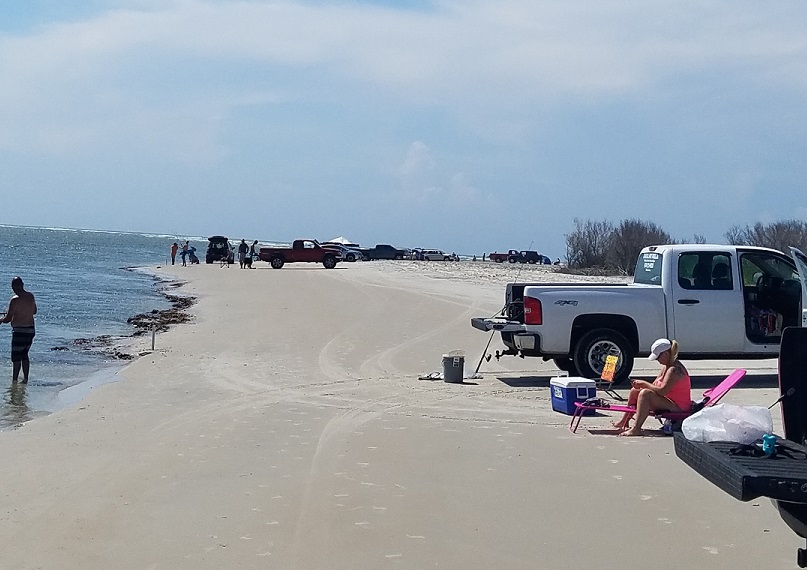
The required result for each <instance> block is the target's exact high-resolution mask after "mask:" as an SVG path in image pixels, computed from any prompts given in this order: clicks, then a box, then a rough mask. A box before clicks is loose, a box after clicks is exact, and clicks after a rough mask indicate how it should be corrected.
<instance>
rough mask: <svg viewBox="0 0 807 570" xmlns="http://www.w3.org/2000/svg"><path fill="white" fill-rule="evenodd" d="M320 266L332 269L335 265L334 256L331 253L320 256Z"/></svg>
mask: <svg viewBox="0 0 807 570" xmlns="http://www.w3.org/2000/svg"><path fill="white" fill-rule="evenodd" d="M322 266H323V267H324V268H325V269H333V268H334V267H336V258H335V257H334V256H333V255H330V254H329V255H326V256H325V257H323V258H322Z"/></svg>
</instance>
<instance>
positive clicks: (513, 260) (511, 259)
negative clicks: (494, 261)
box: [507, 255, 518, 263]
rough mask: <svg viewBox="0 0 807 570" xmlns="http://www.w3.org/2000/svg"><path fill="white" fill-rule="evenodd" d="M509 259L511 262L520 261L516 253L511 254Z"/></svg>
mask: <svg viewBox="0 0 807 570" xmlns="http://www.w3.org/2000/svg"><path fill="white" fill-rule="evenodd" d="M507 261H509V262H510V263H515V262H516V261H518V259H516V257H515V256H514V255H511V256H510V257H508V258H507Z"/></svg>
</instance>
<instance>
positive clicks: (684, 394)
mask: <svg viewBox="0 0 807 570" xmlns="http://www.w3.org/2000/svg"><path fill="white" fill-rule="evenodd" d="M653 385H655V386H660V385H661V379H657V380H656V381H655V382H653ZM691 390H692V381H691V380H690V378H689V373H688V372H687V373H686V374H684V376H683V377H682V378H680V379H679V380H678V382H676V383H675V384H673V387H672V388H670V391H669V392H667V394H666V395H665V396H664V397H665V398H667V399H668V400H670V401H671V402H672V403H673V404H675V405H676V406H677V407H678V409H679V410H681V411H682V412H686V411H689V410H690V408H692V396H691V394H690V391H691Z"/></svg>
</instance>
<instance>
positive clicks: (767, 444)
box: [762, 433, 776, 457]
mask: <svg viewBox="0 0 807 570" xmlns="http://www.w3.org/2000/svg"><path fill="white" fill-rule="evenodd" d="M762 453H764V454H765V455H766V456H767V457H773V456H774V455H776V436H775V435H772V434H770V433H766V434H765V435H763V436H762Z"/></svg>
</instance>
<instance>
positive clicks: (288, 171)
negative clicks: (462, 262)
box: [0, 0, 807, 259]
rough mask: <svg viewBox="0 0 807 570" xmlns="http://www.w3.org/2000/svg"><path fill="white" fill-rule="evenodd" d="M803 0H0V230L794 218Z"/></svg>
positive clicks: (713, 224) (400, 232)
mask: <svg viewBox="0 0 807 570" xmlns="http://www.w3.org/2000/svg"><path fill="white" fill-rule="evenodd" d="M805 153H807V2H804V1H803V0H795V1H780V2H759V1H753V2H752V1H745V0H737V1H733V2H725V1H709V0H698V1H692V0H664V1H656V0H579V1H576V2H570V1H569V0H554V1H544V0H496V1H490V0H467V1H462V0H436V1H431V0H366V1H360V0H359V1H350V0H345V1H340V2H331V1H326V0H309V1H298V0H281V1H260V0H251V1H243V0H242V1H228V0H206V1H201V0H159V1H157V0H129V1H125V0H73V1H71V2H63V1H61V0H49V1H45V0H26V1H25V2H20V1H19V0H0V223H2V224H20V225H32V226H46V227H54V226H55V227H70V228H92V229H106V230H120V231H135V232H150V233H152V232H153V233H165V234H171V235H177V236H182V235H197V236H204V235H212V234H224V235H228V236H230V237H232V238H234V239H240V238H248V239H252V238H255V239H261V240H275V241H290V240H293V239H296V238H315V239H320V240H327V239H330V238H333V237H336V236H346V237H348V238H349V239H351V240H353V241H354V242H358V243H361V244H362V245H367V246H369V245H373V244H376V243H391V244H393V245H396V246H398V247H426V248H439V249H444V250H446V251H456V252H457V253H463V254H481V253H482V252H489V251H493V250H498V251H501V250H506V249H510V248H513V249H536V250H539V251H541V252H543V253H544V254H546V255H549V256H550V257H552V258H553V259H554V258H555V257H563V255H564V253H565V234H567V233H569V232H570V231H572V229H573V228H574V220H575V218H578V219H583V220H585V219H594V220H610V221H612V222H619V221H620V220H623V219H626V218H640V219H644V220H648V221H652V222H654V223H656V224H658V225H659V226H661V227H662V228H663V229H665V230H666V231H668V232H669V233H670V234H672V235H673V236H674V237H676V238H678V239H687V238H689V237H692V236H693V235H695V234H699V235H703V236H704V237H706V239H707V240H709V241H712V242H722V241H724V236H723V234H724V233H725V231H726V230H727V229H729V228H730V227H731V226H733V225H737V224H739V225H746V224H753V223H755V222H757V221H762V222H772V221H775V220H782V219H792V218H797V219H801V220H805V219H807V160H805Z"/></svg>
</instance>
